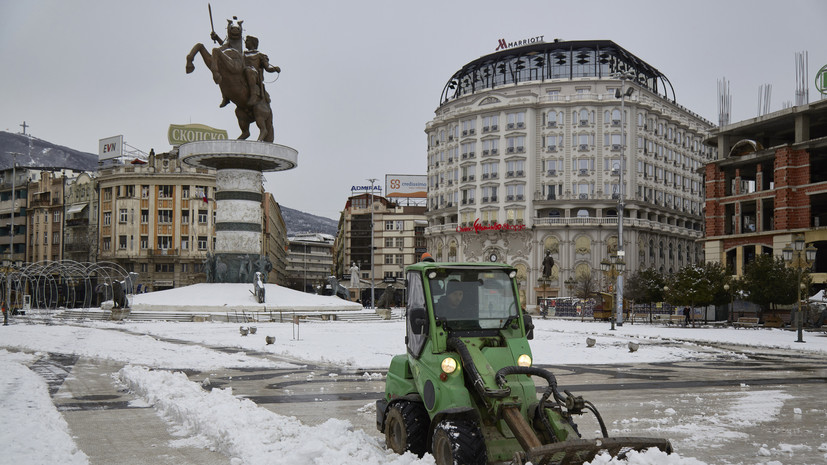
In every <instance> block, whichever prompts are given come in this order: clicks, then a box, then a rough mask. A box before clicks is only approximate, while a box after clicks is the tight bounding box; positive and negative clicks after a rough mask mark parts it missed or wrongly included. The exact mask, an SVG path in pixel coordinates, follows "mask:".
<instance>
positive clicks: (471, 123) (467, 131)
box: [460, 118, 477, 136]
mask: <svg viewBox="0 0 827 465" xmlns="http://www.w3.org/2000/svg"><path fill="white" fill-rule="evenodd" d="M476 123H477V120H476V118H471V119H466V120H463V121H462V122H461V123H460V126H462V135H463V136H472V135H474V133H475V132H476V127H477V124H476Z"/></svg>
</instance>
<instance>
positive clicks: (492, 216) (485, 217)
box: [482, 210, 497, 224]
mask: <svg viewBox="0 0 827 465" xmlns="http://www.w3.org/2000/svg"><path fill="white" fill-rule="evenodd" d="M482 222H483V223H488V224H493V223H496V222H497V210H486V211H483V212H482Z"/></svg>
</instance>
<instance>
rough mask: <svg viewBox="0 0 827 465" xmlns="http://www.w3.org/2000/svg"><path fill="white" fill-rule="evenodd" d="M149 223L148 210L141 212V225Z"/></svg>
mask: <svg viewBox="0 0 827 465" xmlns="http://www.w3.org/2000/svg"><path fill="white" fill-rule="evenodd" d="M147 223H149V210H141V224H147Z"/></svg>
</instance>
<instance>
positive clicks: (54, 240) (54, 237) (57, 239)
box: [52, 231, 60, 245]
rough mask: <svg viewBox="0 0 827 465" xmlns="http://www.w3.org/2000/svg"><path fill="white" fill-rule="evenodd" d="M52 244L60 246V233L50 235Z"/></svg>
mask: <svg viewBox="0 0 827 465" xmlns="http://www.w3.org/2000/svg"><path fill="white" fill-rule="evenodd" d="M52 244H54V245H59V244H60V233H59V232H57V231H55V232H53V233H52Z"/></svg>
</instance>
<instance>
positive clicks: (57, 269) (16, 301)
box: [3, 260, 133, 314]
mask: <svg viewBox="0 0 827 465" xmlns="http://www.w3.org/2000/svg"><path fill="white" fill-rule="evenodd" d="M3 274H4V276H3V287H4V296H5V287H6V286H9V287H10V290H11V294H10V297H11V299H10V304H11V308H12V309H20V308H24V304H25V296H30V299H31V300H30V304H31V309H30V311H33V312H35V313H38V314H42V313H44V312H45V313H46V314H51V312H53V311H54V310H57V309H58V308H83V309H88V308H91V307H93V306H95V305H100V303H101V301H105V300H109V299H111V298H112V283H113V282H114V281H126V280H127V279H128V278H130V276H129V273H128V272H127V271H126V269H124V268H123V267H122V266H120V265H118V264H117V263H113V262H95V263H90V262H76V261H73V260H62V261H51V260H46V261H40V262H35V263H27V264H25V266H20V267H14V266H11V267H8V268H6V269H5V271H4V273H3ZM107 290H108V292H107ZM125 291H126V292H127V295H132V292H133V289H132V286H128V287H127V289H125Z"/></svg>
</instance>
